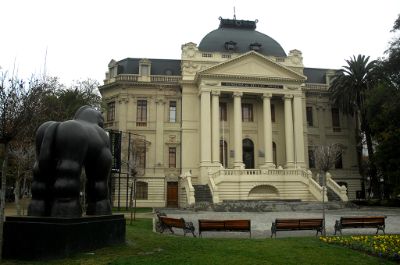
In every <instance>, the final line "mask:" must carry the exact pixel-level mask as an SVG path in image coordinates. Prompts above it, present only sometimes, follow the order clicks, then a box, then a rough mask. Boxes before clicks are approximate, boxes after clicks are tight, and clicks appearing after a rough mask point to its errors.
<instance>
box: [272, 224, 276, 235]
mask: <svg viewBox="0 0 400 265" xmlns="http://www.w3.org/2000/svg"><path fill="white" fill-rule="evenodd" d="M274 234H275V238H276V224H275V223H272V226H271V238H272V236H273V235H274Z"/></svg>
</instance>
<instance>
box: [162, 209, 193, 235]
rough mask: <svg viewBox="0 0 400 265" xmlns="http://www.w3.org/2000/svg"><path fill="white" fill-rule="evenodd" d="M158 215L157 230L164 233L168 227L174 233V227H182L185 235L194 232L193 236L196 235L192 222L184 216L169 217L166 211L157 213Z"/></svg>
mask: <svg viewBox="0 0 400 265" xmlns="http://www.w3.org/2000/svg"><path fill="white" fill-rule="evenodd" d="M157 217H158V222H157V223H156V231H157V232H160V233H164V231H165V230H167V229H168V230H169V231H170V232H171V233H172V234H174V230H173V229H172V228H180V229H182V230H183V235H184V236H186V233H192V235H193V237H196V235H195V234H194V226H193V223H192V222H186V221H185V219H183V218H172V217H167V216H166V214H165V213H157Z"/></svg>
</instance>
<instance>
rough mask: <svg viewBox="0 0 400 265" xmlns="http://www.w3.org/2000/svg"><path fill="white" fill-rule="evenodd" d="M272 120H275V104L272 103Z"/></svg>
mask: <svg viewBox="0 0 400 265" xmlns="http://www.w3.org/2000/svg"><path fill="white" fill-rule="evenodd" d="M271 121H272V122H275V105H273V104H271Z"/></svg>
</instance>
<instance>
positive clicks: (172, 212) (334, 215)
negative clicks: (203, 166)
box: [162, 207, 400, 238]
mask: <svg viewBox="0 0 400 265" xmlns="http://www.w3.org/2000/svg"><path fill="white" fill-rule="evenodd" d="M162 211H164V212H165V213H166V214H167V215H168V216H171V217H178V218H180V217H183V218H185V220H186V221H190V222H193V224H194V226H195V227H196V231H198V221H197V220H198V219H250V220H251V231H252V232H251V234H252V237H253V238H265V237H270V236H271V224H272V222H274V221H275V219H276V218H322V212H321V211H295V212H293V211H291V212H208V211H199V212H193V211H185V210H176V209H162ZM375 215H386V216H387V218H386V229H385V231H386V233H387V234H400V208H385V207H362V208H359V209H340V210H327V211H326V215H325V216H326V232H327V235H333V234H334V231H335V229H334V225H335V221H336V220H338V219H340V217H341V216H375ZM175 231H176V233H177V234H183V232H182V230H181V229H176V230H175ZM375 232H376V229H374V228H363V229H343V230H342V233H343V235H354V234H371V235H373V234H375ZM315 233H316V232H315V231H278V232H277V238H279V237H292V236H314V235H315ZM379 233H380V234H382V231H380V232H379ZM202 236H203V237H243V238H245V237H248V233H239V232H233V233H232V232H226V233H225V232H204V233H202Z"/></svg>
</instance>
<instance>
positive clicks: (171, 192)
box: [167, 182, 178, 208]
mask: <svg viewBox="0 0 400 265" xmlns="http://www.w3.org/2000/svg"><path fill="white" fill-rule="evenodd" d="M167 207H171V208H178V182H167Z"/></svg>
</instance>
